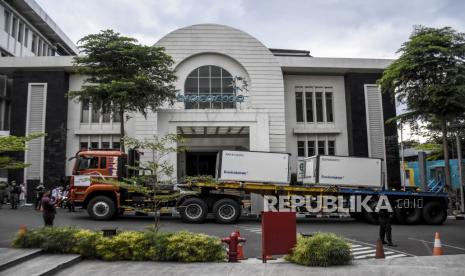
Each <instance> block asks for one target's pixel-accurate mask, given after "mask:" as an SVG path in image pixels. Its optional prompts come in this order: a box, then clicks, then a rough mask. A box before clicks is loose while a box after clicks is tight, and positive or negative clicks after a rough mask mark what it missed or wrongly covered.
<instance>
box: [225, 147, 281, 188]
mask: <svg viewBox="0 0 465 276" xmlns="http://www.w3.org/2000/svg"><path fill="white" fill-rule="evenodd" d="M219 154H220V156H219V158H218V162H219V164H218V166H217V169H218V172H217V173H218V174H217V178H218V180H219V181H239V182H262V183H275V184H288V183H289V154H287V153H273V152H256V151H232V150H223V151H221V152H220V153H219Z"/></svg>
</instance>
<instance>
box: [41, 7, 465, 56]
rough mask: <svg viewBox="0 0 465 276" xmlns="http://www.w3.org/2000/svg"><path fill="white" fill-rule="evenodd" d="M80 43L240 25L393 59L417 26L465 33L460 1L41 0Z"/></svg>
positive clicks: (263, 37)
mask: <svg viewBox="0 0 465 276" xmlns="http://www.w3.org/2000/svg"><path fill="white" fill-rule="evenodd" d="M36 1H37V2H38V3H39V4H40V5H41V6H42V8H43V9H44V10H45V11H46V12H47V13H48V15H49V16H50V17H51V18H52V19H53V20H54V21H55V22H56V23H57V24H58V25H59V26H60V27H61V28H62V30H63V31H64V32H65V33H66V34H67V35H68V36H69V37H70V38H71V39H72V40H73V41H74V42H76V41H77V40H78V39H79V38H81V37H83V36H84V35H86V34H89V33H96V32H98V31H99V30H102V29H108V28H111V29H114V30H116V31H118V32H120V33H122V34H124V35H127V36H133V37H135V38H137V39H138V40H139V41H140V42H141V43H144V44H154V43H155V42H157V41H158V40H159V39H160V38H161V37H163V36H164V35H166V34H167V33H169V32H171V31H173V30H176V29H178V28H182V27H185V26H188V25H193V24H200V23H218V24H224V25H229V26H232V27H235V28H238V29H241V30H243V31H245V32H247V33H249V34H251V35H253V36H255V37H256V38H258V39H259V40H260V41H262V42H263V43H264V44H265V45H266V46H267V47H269V48H290V49H302V50H310V51H311V54H312V55H313V56H319V57H371V58H393V57H395V56H396V54H395V52H396V50H397V49H398V48H399V46H400V44H401V43H402V42H404V41H405V40H407V39H408V36H409V34H410V33H411V31H412V26H413V25H415V24H422V25H426V26H434V27H440V26H451V27H453V28H456V29H457V30H459V31H461V32H465V1H462V0H400V1H398V0H383V1H375V0H371V1H370V0H346V1H342V0H321V1H314V0H307V1H305V0H250V1H245V0H244V1H241V0H224V1H223V0H212V1H207V0H195V1H194V0H191V1H187V0H186V1H185V0H36Z"/></svg>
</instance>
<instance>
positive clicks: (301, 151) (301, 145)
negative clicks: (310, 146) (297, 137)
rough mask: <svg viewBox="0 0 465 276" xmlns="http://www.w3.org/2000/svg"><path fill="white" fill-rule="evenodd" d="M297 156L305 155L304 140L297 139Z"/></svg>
mask: <svg viewBox="0 0 465 276" xmlns="http://www.w3.org/2000/svg"><path fill="white" fill-rule="evenodd" d="M297 156H299V157H305V141H297Z"/></svg>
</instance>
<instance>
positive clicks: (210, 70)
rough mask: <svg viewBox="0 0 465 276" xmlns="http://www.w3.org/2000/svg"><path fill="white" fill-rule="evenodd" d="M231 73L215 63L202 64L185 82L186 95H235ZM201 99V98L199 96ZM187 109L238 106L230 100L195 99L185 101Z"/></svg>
mask: <svg viewBox="0 0 465 276" xmlns="http://www.w3.org/2000/svg"><path fill="white" fill-rule="evenodd" d="M232 81H233V78H232V76H231V74H230V73H229V72H228V71H226V70H224V69H223V68H221V67H218V66H214V65H206V66H201V67H199V68H197V69H194V70H193V71H192V72H191V73H190V74H189V76H187V78H186V82H185V83H184V94H185V96H197V97H202V96H203V97H205V96H234V95H235V91H234V88H233V86H232ZM198 99H200V98H198ZM185 108H186V109H210V108H212V109H226V108H236V103H235V102H229V101H221V102H217V101H212V102H209V101H201V100H199V101H194V102H185Z"/></svg>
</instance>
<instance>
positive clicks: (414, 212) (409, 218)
mask: <svg viewBox="0 0 465 276" xmlns="http://www.w3.org/2000/svg"><path fill="white" fill-rule="evenodd" d="M394 212H395V214H396V219H397V222H399V223H400V224H407V225H412V224H418V223H420V222H421V209H419V208H395V209H394Z"/></svg>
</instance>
